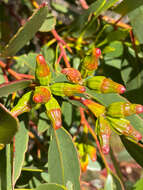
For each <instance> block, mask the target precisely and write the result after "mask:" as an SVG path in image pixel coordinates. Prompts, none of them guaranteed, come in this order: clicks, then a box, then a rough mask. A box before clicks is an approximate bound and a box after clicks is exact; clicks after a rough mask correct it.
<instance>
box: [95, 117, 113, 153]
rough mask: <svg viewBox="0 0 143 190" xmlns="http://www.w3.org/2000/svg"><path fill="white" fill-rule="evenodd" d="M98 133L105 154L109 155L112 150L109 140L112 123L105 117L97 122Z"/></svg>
mask: <svg viewBox="0 0 143 190" xmlns="http://www.w3.org/2000/svg"><path fill="white" fill-rule="evenodd" d="M96 132H97V135H98V137H99V140H100V144H101V148H102V151H103V153H104V154H108V153H109V150H110V148H109V147H110V145H109V140H110V135H111V128H110V123H109V122H108V121H107V120H106V119H105V118H104V117H103V116H100V117H99V119H98V120H97V126H96Z"/></svg>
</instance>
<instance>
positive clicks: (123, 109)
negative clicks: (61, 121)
mask: <svg viewBox="0 0 143 190" xmlns="http://www.w3.org/2000/svg"><path fill="white" fill-rule="evenodd" d="M142 112H143V106H142V105H140V104H131V103H128V102H114V103H112V104H110V105H109V106H108V108H107V112H106V114H107V115H109V116H111V117H125V116H130V115H132V114H139V113H142Z"/></svg>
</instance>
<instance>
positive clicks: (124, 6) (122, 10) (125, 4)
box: [114, 0, 143, 15]
mask: <svg viewBox="0 0 143 190" xmlns="http://www.w3.org/2000/svg"><path fill="white" fill-rule="evenodd" d="M141 5H143V1H142V0H136V1H134V0H124V1H122V2H121V3H120V4H119V5H118V6H117V7H116V8H115V9H114V11H115V12H117V13H119V14H122V15H126V14H128V13H130V12H131V11H133V10H134V9H137V8H138V7H140V6H141Z"/></svg>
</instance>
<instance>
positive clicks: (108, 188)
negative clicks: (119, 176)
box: [104, 174, 115, 190]
mask: <svg viewBox="0 0 143 190" xmlns="http://www.w3.org/2000/svg"><path fill="white" fill-rule="evenodd" d="M114 186H115V185H114V181H113V178H112V175H111V174H108V176H107V179H106V183H105V186H104V190H114V189H115V188H114Z"/></svg>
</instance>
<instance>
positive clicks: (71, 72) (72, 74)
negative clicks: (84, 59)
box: [61, 68, 82, 84]
mask: <svg viewBox="0 0 143 190" xmlns="http://www.w3.org/2000/svg"><path fill="white" fill-rule="evenodd" d="M61 72H62V73H63V74H65V75H66V76H67V79H68V80H69V81H71V82H73V83H77V84H78V83H81V81H82V78H81V74H80V72H79V71H78V70H76V69H74V68H65V69H63V70H62V71H61Z"/></svg>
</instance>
